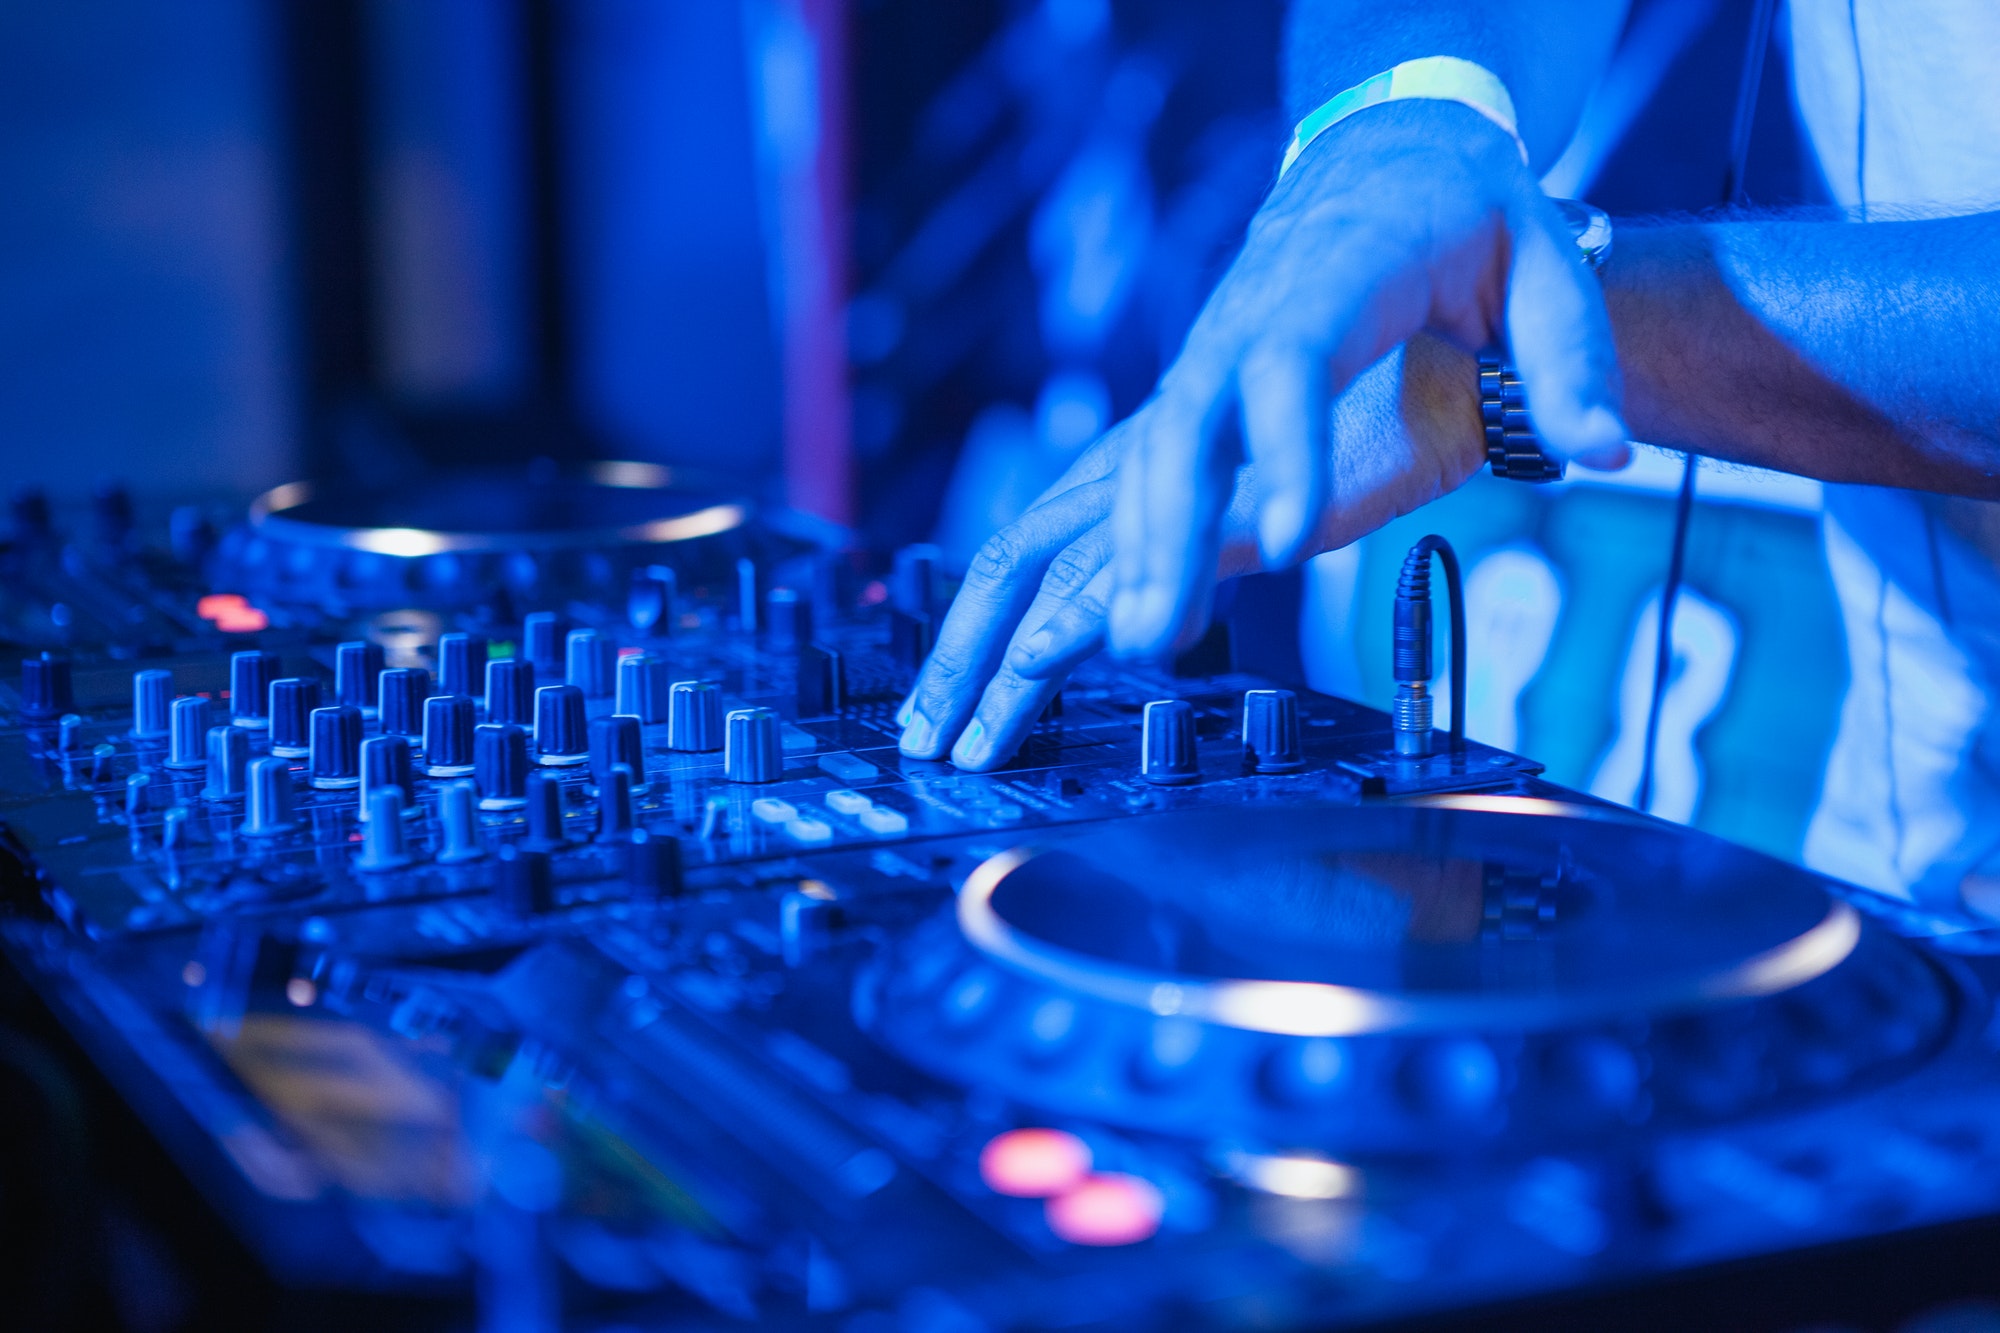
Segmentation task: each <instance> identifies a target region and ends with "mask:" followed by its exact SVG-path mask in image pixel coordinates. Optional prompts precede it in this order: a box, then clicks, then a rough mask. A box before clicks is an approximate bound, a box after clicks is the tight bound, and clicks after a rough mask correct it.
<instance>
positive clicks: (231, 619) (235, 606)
mask: <svg viewBox="0 0 2000 1333" xmlns="http://www.w3.org/2000/svg"><path fill="white" fill-rule="evenodd" d="M194 613H195V614H196V615H198V616H200V617H201V618H202V619H203V620H206V621H210V622H212V623H213V624H214V625H215V627H216V628H217V629H219V630H221V631H222V632H223V633H224V634H255V633H256V632H257V631H258V630H260V629H269V628H270V625H271V618H270V617H269V616H267V615H265V614H264V613H263V612H262V611H259V610H258V609H257V608H256V607H254V606H252V605H250V599H249V598H247V597H245V596H243V594H241V593H235V592H212V593H210V594H209V595H208V596H206V597H204V598H202V599H201V600H200V601H198V602H196V603H195V604H194Z"/></svg>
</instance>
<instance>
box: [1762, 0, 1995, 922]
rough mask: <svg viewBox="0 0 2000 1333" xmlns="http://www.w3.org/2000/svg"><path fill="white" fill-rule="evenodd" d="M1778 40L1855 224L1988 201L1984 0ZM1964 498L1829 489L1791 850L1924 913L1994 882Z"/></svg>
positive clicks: (1878, 10)
mask: <svg viewBox="0 0 2000 1333" xmlns="http://www.w3.org/2000/svg"><path fill="white" fill-rule="evenodd" d="M1789 36H1790V40H1791V54H1792V69H1793V83H1794V90H1795V92H1796V95H1797V99H1798V105H1799V110H1800V113H1801V116H1802V118H1803V120H1804V122H1805V128H1806V132H1807V135H1808V136H1809V137H1810V139H1811V141H1812V144H1813V148H1814V151H1815V152H1816V153H1817V155H1818V158H1819V162H1820V167H1821V170H1822V171H1823V172H1824V174H1825V176H1826V180H1827V184H1828V185H1829V187H1830V188H1831V189H1832V191H1833V194H1834V197H1835V199H1836V200H1838V201H1839V202H1840V203H1842V204H1843V205H1846V206H1847V207H1849V208H1852V209H1857V210H1859V212H1860V214H1861V216H1862V217H1864V218H1866V217H1869V216H1880V215H1883V214H1887V215H1900V216H1908V215H1909V214H1910V213H1911V212H1912V211H1915V212H1924V213H1970V212H1980V211H1984V210H1986V209H1988V208H1992V207H1995V206H2000V3H1996V0H1790V3H1789ZM1878 210H1879V212H1878ZM1994 317H1995V318H1996V319H2000V310H1996V311H1995V312H1994ZM1969 505H1970V502H1967V501H1944V500H1940V499H1938V498H1936V497H1931V496H1924V495H1919V494H1916V493H1914V492H1907V491H1894V490H1883V489H1877V488H1872V487H1858V486H1829V487H1828V488H1827V491H1826V519H1825V540H1826V552H1827V560H1828V564H1829V565H1830V566H1831V569H1832V572H1833V580H1834V586H1835V589H1836V591H1837V593H1838V595H1839V601H1840V608H1841V615H1842V618H1843V620H1844V622H1845V625H1846V630H1847V641H1848V657H1849V668H1850V681H1849V685H1848V692H1847V696H1846V699H1845V700H1844V702H1843V704H1842V708H1841V716H1840V727H1839V731H1838V733H1837V735H1836V738H1835V741H1834V745H1833V750H1832V753H1831V754H1830V756H1829V757H1828V761H1827V769H1826V777H1825V782H1824V785H1823V787H1822V790H1821V794H1820V803H1819V806H1818V808H1817V809H1816V811H1815V812H1814V815H1813V820H1812V823H1811V825H1810V827H1809V829H1808V831H1807V834H1806V844H1805V861H1806V863H1807V864H1808V865H1810V866H1812V867H1813V868H1814V869H1816V870H1821V871H1823V872H1825V873H1827V874H1830V875H1837V876H1839V877H1840V878H1842V879H1846V880H1850V881H1852V882H1854V883H1857V884H1861V885H1865V886H1866V887H1868V888H1872V889H1878V890H1881V891H1883V892H1887V893H1893V894H1896V895H1898V896H1901V897H1907V898H1910V899H1912V900H1914V901H1916V902H1918V903H1920V904H1923V905H1925V906H1932V907H1936V908H1939V909H1949V908H1952V907H1955V906H1957V905H1958V903H1959V902H1960V898H1961V890H1962V889H1965V890H1968V891H1969V896H1970V898H1971V900H1972V902H1973V903H1974V905H1976V906H1982V907H1988V908H1991V907H1993V906H1995V904H1994V903H1993V902H1991V901H1981V899H1982V893H1981V892H1980V890H1981V888H1982V887H1983V886H1985V885H1988V884H1991V885H1993V886H1995V887H2000V879H1996V878H1993V877H1995V876H2000V717H1996V714H1995V701H1996V699H2000V570H1996V566H1995V562H1994V559H1993V558H1992V556H1991V554H1990V553H1991V551H1992V550H1993V549H1994V548H1993V546H1992V545H1991V544H1990V543H1989V544H1987V546H1986V551H1985V552H1982V550H1981V549H1980V547H1979V546H1975V545H1974V544H1973V543H1972V542H1970V541H1968V540H1965V539H1964V538H1963V537H1961V536H1960V535H1959V534H1960V533H1962V532H1966V531H1969V530H1976V529H1977V528H1978V527H1979V526H1981V525H1980V524H1978V523H1977V522H1968V521H1967V519H1968V513H1969ZM1973 517H1974V518H1976V517H1977V516H1973ZM1968 877H1970V878H1968Z"/></svg>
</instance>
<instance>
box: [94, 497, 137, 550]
mask: <svg viewBox="0 0 2000 1333" xmlns="http://www.w3.org/2000/svg"><path fill="white" fill-rule="evenodd" d="M90 511H91V517H92V518H93V519H95V520H96V522H97V540H98V542H99V544H101V545H103V546H105V547H108V548H109V549H111V550H114V551H119V550H123V549H124V548H125V546H126V545H127V544H128V543H129V542H130V541H131V540H132V528H133V526H134V522H135V520H134V517H133V513H132V492H130V491H128V490H126V489H125V487H124V484H123V483H121V482H116V481H105V482H100V483H98V486H97V489H96V490H95V491H93V492H92V493H91V497H90Z"/></svg>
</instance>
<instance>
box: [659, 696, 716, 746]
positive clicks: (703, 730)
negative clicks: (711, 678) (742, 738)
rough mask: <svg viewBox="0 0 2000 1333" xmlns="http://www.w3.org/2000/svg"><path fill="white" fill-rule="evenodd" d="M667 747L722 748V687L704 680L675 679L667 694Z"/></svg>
mask: <svg viewBox="0 0 2000 1333" xmlns="http://www.w3.org/2000/svg"><path fill="white" fill-rule="evenodd" d="M667 748H668V749H669V750H679V751H681V752H683V753H685V754H710V753H713V752H714V751H716V750H720V749H721V748H722V691H721V690H718V689H716V688H715V686H713V685H711V684H709V683H708V682H707V681H705V680H677V681H675V682H674V686H673V690H672V691H671V693H670V695H669V698H668V707H667Z"/></svg>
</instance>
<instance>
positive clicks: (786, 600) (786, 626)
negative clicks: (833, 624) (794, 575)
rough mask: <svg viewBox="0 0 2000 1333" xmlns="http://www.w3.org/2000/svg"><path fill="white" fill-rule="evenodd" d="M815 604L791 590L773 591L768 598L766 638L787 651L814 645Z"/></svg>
mask: <svg viewBox="0 0 2000 1333" xmlns="http://www.w3.org/2000/svg"><path fill="white" fill-rule="evenodd" d="M812 637H813V614H812V603H811V602H809V601H807V600H806V599H805V598H803V597H801V596H799V594H798V593H797V592H796V591H794V590H793V589H791V588H773V589H771V591H770V592H768V593H766V594H765V595H764V638H765V640H766V641H767V642H768V643H769V644H770V645H771V647H772V648H774V649H778V650H781V651H782V650H784V649H788V648H796V647H798V646H799V645H800V644H803V643H811V642H812Z"/></svg>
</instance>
